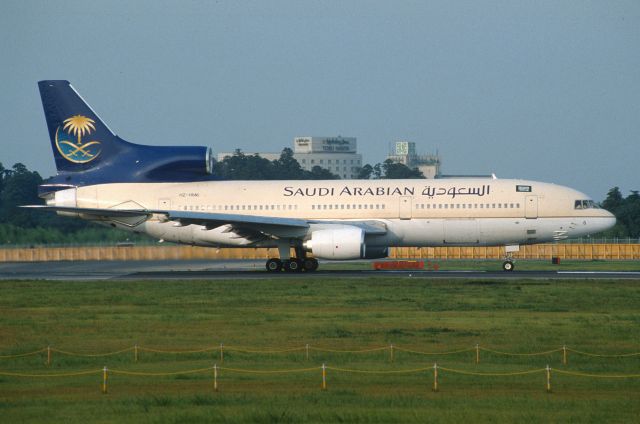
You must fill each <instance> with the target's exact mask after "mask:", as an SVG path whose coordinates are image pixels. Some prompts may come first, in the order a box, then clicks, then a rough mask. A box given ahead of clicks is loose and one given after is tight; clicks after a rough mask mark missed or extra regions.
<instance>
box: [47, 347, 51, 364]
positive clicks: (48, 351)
mask: <svg viewBox="0 0 640 424" xmlns="http://www.w3.org/2000/svg"><path fill="white" fill-rule="evenodd" d="M47 366H51V346H47Z"/></svg>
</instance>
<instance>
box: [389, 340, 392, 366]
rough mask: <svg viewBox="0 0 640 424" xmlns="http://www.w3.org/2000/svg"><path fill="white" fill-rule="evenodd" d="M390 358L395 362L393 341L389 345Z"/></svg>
mask: <svg viewBox="0 0 640 424" xmlns="http://www.w3.org/2000/svg"><path fill="white" fill-rule="evenodd" d="M389 360H390V361H391V362H393V343H391V344H390V345H389Z"/></svg>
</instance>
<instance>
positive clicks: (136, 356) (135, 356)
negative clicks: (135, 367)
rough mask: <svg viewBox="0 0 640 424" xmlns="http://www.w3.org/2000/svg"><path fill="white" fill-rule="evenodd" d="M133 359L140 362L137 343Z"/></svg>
mask: <svg viewBox="0 0 640 424" xmlns="http://www.w3.org/2000/svg"><path fill="white" fill-rule="evenodd" d="M133 359H134V361H135V362H138V345H137V344H136V345H135V346H134V349H133Z"/></svg>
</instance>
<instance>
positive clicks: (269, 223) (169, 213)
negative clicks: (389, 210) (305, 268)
mask: <svg viewBox="0 0 640 424" xmlns="http://www.w3.org/2000/svg"><path fill="white" fill-rule="evenodd" d="M23 207H25V208H34V209H40V210H51V211H59V212H68V213H79V214H83V215H90V216H95V217H96V218H99V219H114V220H122V219H124V218H144V219H146V218H147V217H150V216H151V215H154V214H156V215H164V216H165V217H166V221H170V222H175V223H176V224H177V225H184V226H186V225H191V224H193V225H202V226H205V227H207V228H208V229H213V228H218V227H221V226H223V225H229V226H230V228H229V231H233V232H236V233H238V234H242V235H243V236H247V237H250V238H253V239H259V238H264V237H265V236H267V237H276V238H282V237H302V236H304V235H305V234H306V233H307V230H308V229H309V227H310V224H323V225H353V226H355V227H358V228H361V229H362V230H364V232H365V233H366V234H385V233H386V232H387V228H386V225H385V224H384V223H382V222H380V221H374V220H366V221H319V220H306V219H299V218H280V217H273V216H255V215H241V214H227V213H207V212H191V211H175V210H154V209H113V208H106V209H102V208H77V207H70V206H44V205H30V206H23ZM140 222H141V221H140Z"/></svg>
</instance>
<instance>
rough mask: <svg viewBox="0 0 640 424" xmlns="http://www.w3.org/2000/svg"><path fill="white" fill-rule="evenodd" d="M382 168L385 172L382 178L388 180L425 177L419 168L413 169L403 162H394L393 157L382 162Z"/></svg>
mask: <svg viewBox="0 0 640 424" xmlns="http://www.w3.org/2000/svg"><path fill="white" fill-rule="evenodd" d="M382 170H383V172H384V176H383V177H382V178H384V179H388V180H399V179H405V178H406V179H416V178H424V175H423V174H422V172H421V171H419V170H418V168H413V169H411V168H409V167H408V166H406V165H404V164H402V163H396V162H393V161H392V160H391V159H387V160H385V161H384V162H383V163H382Z"/></svg>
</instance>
